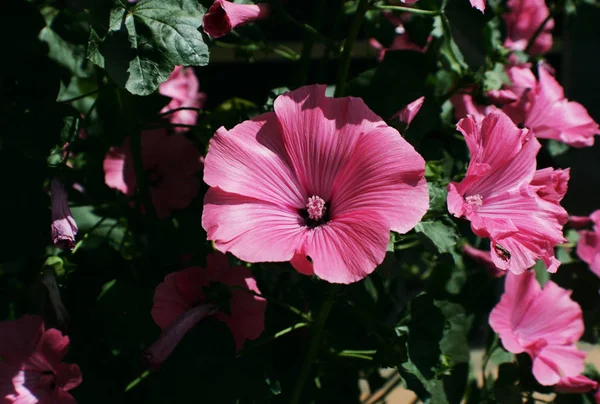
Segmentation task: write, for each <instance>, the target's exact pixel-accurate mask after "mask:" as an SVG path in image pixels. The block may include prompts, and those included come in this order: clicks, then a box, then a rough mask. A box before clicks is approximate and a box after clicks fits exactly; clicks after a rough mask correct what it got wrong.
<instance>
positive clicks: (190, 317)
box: [148, 253, 266, 365]
mask: <svg viewBox="0 0 600 404" xmlns="http://www.w3.org/2000/svg"><path fill="white" fill-rule="evenodd" d="M215 283H221V284H223V285H226V286H228V287H233V288H232V289H229V288H227V289H226V291H227V292H228V293H230V297H231V299H230V301H229V310H228V311H229V312H228V313H225V312H224V311H217V312H215V308H217V303H218V302H215V301H212V299H211V298H212V297H214V296H212V295H214V294H215V293H212V294H210V295H209V296H207V293H208V292H209V291H210V289H211V288H213V286H214V284H215ZM241 289H246V291H244V290H241ZM217 290H218V289H217ZM255 293H256V294H260V290H258V286H257V285H256V280H255V279H254V277H253V276H252V272H250V269H248V268H247V267H243V266H237V267H235V268H230V266H229V263H228V262H227V257H225V255H223V254H221V253H212V254H210V255H209V256H208V257H207V260H206V269H204V268H200V267H189V268H186V269H184V270H182V271H178V272H174V273H171V274H169V275H167V276H166V277H165V280H164V282H163V283H161V284H160V285H158V286H157V287H156V291H155V292H154V306H153V307H152V318H153V319H154V322H155V323H156V324H157V325H158V326H159V327H160V328H161V329H162V330H163V333H162V335H161V337H160V338H159V340H158V341H157V343H155V344H154V345H153V346H152V347H151V348H150V349H149V351H148V354H149V355H148V356H149V358H150V359H151V361H150V362H151V363H152V364H154V365H157V364H160V363H161V362H163V361H164V360H165V359H166V358H167V356H168V355H169V354H170V353H171V352H172V351H173V349H174V348H175V345H177V343H178V342H179V341H180V340H181V338H182V337H183V335H184V334H185V333H186V332H187V331H189V330H190V329H191V328H192V327H193V326H195V325H196V324H197V323H198V322H199V321H200V320H202V319H203V318H205V317H206V316H208V315H211V314H212V313H214V314H213V316H214V317H215V318H216V319H218V320H220V321H222V322H223V323H225V324H226V325H227V326H228V327H229V329H230V330H231V334H232V335H233V339H234V340H235V345H236V348H237V350H238V351H239V350H240V349H242V347H243V346H244V342H245V341H246V339H250V340H253V339H256V338H258V337H259V336H260V334H261V333H262V331H263V329H264V327H265V325H264V317H265V309H266V301H265V299H263V298H262V297H259V296H256V295H255Z"/></svg>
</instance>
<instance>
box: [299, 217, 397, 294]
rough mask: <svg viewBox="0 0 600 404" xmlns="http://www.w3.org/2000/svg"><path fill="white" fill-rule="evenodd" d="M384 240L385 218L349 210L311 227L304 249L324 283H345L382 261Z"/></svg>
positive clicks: (386, 235) (358, 278) (370, 269)
mask: <svg viewBox="0 0 600 404" xmlns="http://www.w3.org/2000/svg"><path fill="white" fill-rule="evenodd" d="M388 241H389V225H388V224H387V223H386V220H385V219H383V218H382V217H381V216H380V215H378V214H376V213H374V212H371V211H353V212H350V213H347V214H345V215H343V216H340V217H336V219H335V220H332V221H330V222H329V223H326V224H324V225H321V226H318V227H316V228H314V229H312V230H311V231H310V232H309V233H308V236H307V239H306V244H305V250H304V251H306V255H308V256H309V257H310V259H311V260H312V262H313V268H314V273H315V275H317V276H318V277H320V278H321V279H324V280H326V281H327V282H331V283H344V284H349V283H352V282H356V281H359V280H361V279H363V278H365V277H366V276H367V275H369V274H370V273H371V272H373V270H374V269H375V267H377V265H379V264H381V262H383V258H384V257H385V252H386V248H387V244H388Z"/></svg>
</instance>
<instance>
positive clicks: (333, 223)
mask: <svg viewBox="0 0 600 404" xmlns="http://www.w3.org/2000/svg"><path fill="white" fill-rule="evenodd" d="M325 88H326V86H324V85H313V86H306V87H302V88H300V89H298V90H295V91H292V92H288V93H285V94H283V95H281V96H279V97H278V98H277V99H276V100H275V103H274V108H275V112H268V113H266V114H263V115H261V116H258V117H256V118H253V119H252V120H249V121H246V122H243V123H241V124H240V125H237V126H236V127H235V128H233V129H231V130H229V131H227V130H225V128H220V129H219V130H217V133H216V134H215V136H214V137H213V139H212V140H211V141H210V145H209V148H208V154H207V155H206V160H205V170H204V181H205V182H206V183H207V184H208V185H209V186H211V188H210V189H209V191H208V193H207V194H206V197H205V199H204V212H203V217H202V225H203V226H204V228H205V229H206V231H207V233H208V238H209V239H210V240H214V242H215V246H216V248H217V249H219V250H221V251H223V252H225V251H230V252H232V253H233V254H234V255H236V256H237V257H239V258H240V259H242V260H244V261H247V262H274V261H275V262H281V261H290V262H291V264H292V265H293V266H294V267H295V268H296V269H297V270H298V271H299V272H301V273H303V274H306V275H310V274H315V275H317V276H319V277H320V278H322V279H324V280H326V281H328V282H333V283H352V282H356V281H358V280H360V279H363V278H364V277H365V276H367V275H368V274H369V273H371V272H372V271H373V270H374V269H375V267H376V266H377V265H378V264H380V263H381V262H382V261H383V258H384V256H385V251H386V247H387V243H388V240H389V232H390V230H393V231H396V232H399V233H406V232H407V231H409V230H410V229H412V228H413V227H414V226H415V225H416V224H417V223H418V222H419V220H420V219H421V218H422V217H423V215H424V214H425V212H426V211H427V208H428V205H429V197H428V191H427V183H426V181H425V179H424V169H425V161H424V160H423V158H422V157H421V156H420V155H419V154H418V153H417V152H416V151H415V150H414V149H413V147H412V146H411V145H410V144H408V143H407V142H406V141H405V140H404V139H403V138H402V137H401V136H400V134H399V133H398V132H397V131H396V130H395V129H393V128H391V127H389V126H387V125H386V124H385V123H384V122H383V120H382V119H381V118H380V117H378V116H377V115H375V114H374V113H373V112H371V110H369V108H368V107H367V106H366V105H365V103H364V102H363V101H362V100H361V99H358V98H353V97H344V98H337V99H334V98H327V97H325Z"/></svg>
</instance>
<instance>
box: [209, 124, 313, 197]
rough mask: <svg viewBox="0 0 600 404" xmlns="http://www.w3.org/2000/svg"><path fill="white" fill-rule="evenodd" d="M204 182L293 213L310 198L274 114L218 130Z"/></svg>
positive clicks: (210, 151) (213, 140) (211, 148)
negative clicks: (281, 207) (292, 163)
mask: <svg viewBox="0 0 600 404" xmlns="http://www.w3.org/2000/svg"><path fill="white" fill-rule="evenodd" d="M204 165H205V168H204V181H205V182H206V183H207V184H208V185H210V186H218V187H219V188H221V189H222V190H224V191H227V192H230V193H235V194H239V195H244V196H247V197H250V198H256V199H259V200H263V201H266V202H271V203H274V204H276V205H280V206H286V207H289V208H290V209H301V208H303V207H304V205H305V204H306V200H305V199H306V198H307V197H308V196H310V195H308V196H307V195H304V194H303V192H302V191H301V188H300V185H299V183H298V180H297V179H296V175H295V173H294V172H293V170H292V168H291V166H290V162H289V158H288V156H287V154H286V151H285V147H284V145H283V139H282V138H281V129H280V127H279V124H278V122H277V118H276V116H275V114H273V113H266V114H263V115H260V116H258V117H255V118H253V119H251V120H248V121H245V122H243V123H241V124H239V125H237V126H236V127H234V128H233V129H231V130H230V131H227V130H225V128H220V129H219V130H217V133H216V134H215V136H214V137H213V138H212V139H211V141H210V145H209V148H208V154H207V155H206V160H205V162H204Z"/></svg>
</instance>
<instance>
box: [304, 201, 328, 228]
mask: <svg viewBox="0 0 600 404" xmlns="http://www.w3.org/2000/svg"><path fill="white" fill-rule="evenodd" d="M329 210H330V206H329V203H327V202H325V200H324V199H323V198H321V197H319V196H316V195H313V196H311V197H310V198H308V202H307V203H306V207H305V208H304V209H300V210H299V212H298V213H300V216H301V217H302V219H304V224H305V225H306V226H308V227H309V228H311V229H313V228H315V227H317V226H320V225H322V224H323V223H327V222H328V221H329V220H330V217H329Z"/></svg>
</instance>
